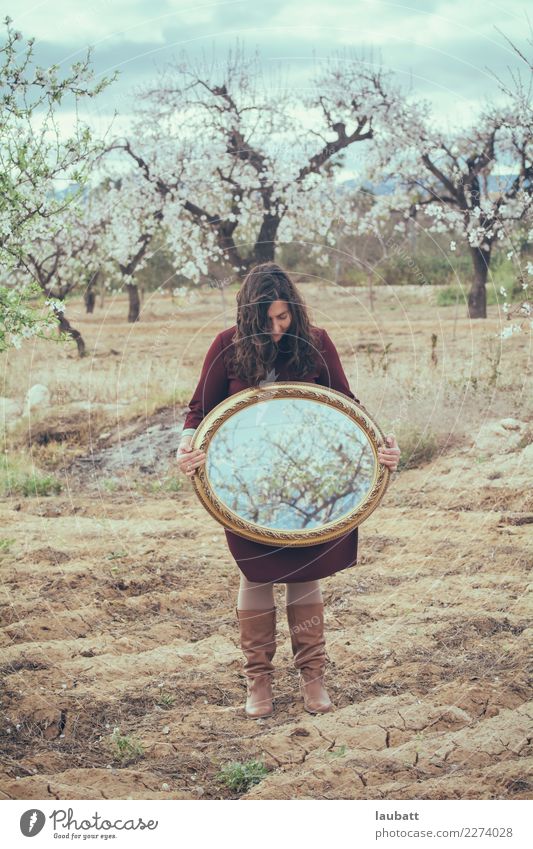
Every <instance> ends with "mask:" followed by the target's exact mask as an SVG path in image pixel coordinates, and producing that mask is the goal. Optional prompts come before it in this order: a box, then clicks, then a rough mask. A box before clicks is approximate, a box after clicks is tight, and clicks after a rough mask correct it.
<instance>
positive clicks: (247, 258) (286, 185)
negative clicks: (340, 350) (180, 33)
mask: <svg viewBox="0 0 533 849" xmlns="http://www.w3.org/2000/svg"><path fill="white" fill-rule="evenodd" d="M137 101H138V118H137V122H136V124H135V128H134V131H133V133H132V135H131V138H130V139H128V140H119V139H117V140H116V142H115V143H114V145H113V147H114V148H117V147H120V148H122V149H123V150H124V151H125V152H126V153H127V154H128V155H129V156H130V158H131V160H132V163H133V164H134V166H135V167H136V168H137V169H138V170H139V172H140V173H141V174H142V176H143V178H144V179H145V180H147V181H148V182H150V183H151V184H152V185H153V186H154V187H155V188H156V190H157V191H158V192H159V194H160V196H161V197H162V198H163V199H164V202H165V210H166V211H165V218H166V222H167V225H168V231H167V237H168V240H169V244H170V246H171V248H172V250H173V253H174V255H175V257H176V260H177V262H178V263H179V271H180V272H181V273H182V274H183V275H185V276H187V277H188V278H189V279H191V280H193V281H196V282H197V281H198V280H199V278H200V275H201V274H202V273H203V274H205V273H206V272H207V268H208V262H209V261H213V260H218V261H220V262H221V263H227V264H229V265H230V266H231V269H232V270H233V271H234V272H236V273H237V275H239V276H242V275H244V274H245V273H246V271H247V270H248V269H249V268H250V266H251V265H254V264H255V263H258V262H263V261H266V260H271V259H273V258H274V256H275V250H276V246H277V245H278V244H280V243H281V242H290V241H292V240H294V239H295V238H298V239H299V240H300V241H303V242H304V243H306V244H307V245H308V248H309V250H310V251H312V252H314V253H315V254H320V253H321V252H322V247H323V242H324V239H325V236H326V234H327V232H328V228H329V222H330V221H331V219H332V218H334V217H338V212H339V203H340V200H339V197H338V194H337V192H336V191H335V172H336V166H338V165H339V164H340V162H341V157H342V154H343V152H345V151H346V150H347V149H348V148H349V147H352V146H353V145H359V144H363V143H366V144H371V143H376V140H378V139H379V136H380V134H381V133H382V132H385V131H386V127H387V126H388V125H389V124H390V123H391V122H394V120H395V116H396V114H397V113H398V112H399V109H400V106H399V104H400V103H403V98H402V96H401V95H400V93H399V91H398V90H396V89H395V88H394V87H393V86H392V85H391V82H390V75H389V74H386V73H384V72H383V71H382V70H381V69H375V68H373V67H372V66H371V65H370V64H369V63H365V62H363V61H361V60H358V59H356V58H352V57H351V56H341V57H335V58H334V59H330V60H328V61H327V62H326V63H324V64H323V65H322V66H321V67H320V68H319V70H318V72H317V73H316V75H315V78H314V80H313V82H312V83H311V84H310V85H309V86H307V85H306V86H305V88H304V90H303V91H302V92H297V91H288V90H286V89H284V88H283V87H282V86H280V85H274V84H269V85H267V84H265V82H264V79H263V78H262V77H261V74H260V71H259V62H258V57H257V55H255V56H252V57H247V56H245V54H244V51H243V50H242V49H240V48H239V47H238V46H237V48H236V50H235V51H234V52H232V51H230V54H229V57H228V60H227V62H226V63H225V64H214V65H213V66H212V67H210V68H209V67H207V66H204V67H203V68H195V67H194V66H193V65H192V63H191V62H190V61H188V60H187V59H184V60H183V61H182V62H181V63H178V64H177V65H175V66H173V67H171V68H170V69H169V70H168V71H167V72H165V73H164V74H163V75H162V76H161V78H160V79H159V80H158V82H157V84H156V85H154V86H152V87H151V88H147V89H145V90H144V92H142V93H141V94H140V95H139V96H138V98H137ZM343 221H344V224H345V226H346V227H350V226H352V225H353V222H352V221H351V219H349V218H348V217H344V218H343ZM326 261H327V260H326Z"/></svg>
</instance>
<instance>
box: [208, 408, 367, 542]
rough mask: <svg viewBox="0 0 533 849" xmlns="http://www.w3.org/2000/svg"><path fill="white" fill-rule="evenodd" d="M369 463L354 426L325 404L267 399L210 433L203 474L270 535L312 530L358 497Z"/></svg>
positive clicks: (364, 444)
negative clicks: (269, 532)
mask: <svg viewBox="0 0 533 849" xmlns="http://www.w3.org/2000/svg"><path fill="white" fill-rule="evenodd" d="M376 463H377V460H376V458H375V455H374V452H373V450H372V446H371V444H370V442H369V440H368V437H367V436H366V434H365V432H364V431H363V430H362V429H361V427H360V426H359V425H358V424H357V423H356V422H354V421H353V420H352V419H350V418H349V417H348V416H347V415H345V414H344V413H342V412H340V411H339V410H337V409H335V408H334V407H331V406H329V405H327V404H323V403H321V402H319V401H313V400H309V399H304V398H269V399H267V400H264V401H260V402H258V403H256V404H253V405H251V406H248V407H246V408H244V409H243V410H239V411H238V412H236V413H234V414H233V415H232V416H230V418H228V419H227V420H226V421H225V422H224V424H223V425H222V426H221V427H220V428H219V429H218V430H217V432H216V433H215V435H214V436H213V438H212V439H211V442H210V444H209V448H208V450H207V459H206V472H207V475H208V478H209V481H210V484H211V487H212V489H213V491H214V493H215V495H216V496H217V497H218V498H219V499H220V500H221V501H222V502H223V503H224V504H225V505H226V506H227V507H229V509H230V510H233V512H234V513H237V514H238V515H239V516H241V517H242V518H243V519H246V520H247V521H249V522H254V523H256V524H258V525H261V526H262V527H265V528H272V529H276V530H287V531H289V530H291V531H292V530H306V529H311V528H318V527H321V526H322V525H325V524H327V523H328V522H333V521H335V520H336V519H339V518H341V517H342V516H345V515H346V514H348V513H350V512H351V511H352V510H354V508H356V507H358V505H359V504H361V502H362V501H363V500H364V499H365V497H366V496H367V494H368V493H369V491H370V489H371V487H372V483H373V480H374V470H375V466H376Z"/></svg>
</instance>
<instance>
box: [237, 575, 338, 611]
mask: <svg viewBox="0 0 533 849" xmlns="http://www.w3.org/2000/svg"><path fill="white" fill-rule="evenodd" d="M321 601H322V590H321V589H320V581H302V582H301V583H295V584H285V603H286V604H314V603H316V602H321ZM274 606H275V604H274V584H272V583H270V582H269V581H266V582H264V583H256V582H255V581H249V580H248V579H247V578H245V577H244V575H243V573H242V572H241V583H240V586H239V595H238V596H237V608H238V609H239V610H272V608H273V607H274Z"/></svg>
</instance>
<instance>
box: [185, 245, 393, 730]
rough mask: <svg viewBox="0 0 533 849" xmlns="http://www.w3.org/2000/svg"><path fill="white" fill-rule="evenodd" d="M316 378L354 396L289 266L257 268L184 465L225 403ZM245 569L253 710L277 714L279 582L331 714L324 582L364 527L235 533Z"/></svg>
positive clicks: (302, 659) (210, 356)
mask: <svg viewBox="0 0 533 849" xmlns="http://www.w3.org/2000/svg"><path fill="white" fill-rule="evenodd" d="M278 379H279V380H300V381H306V382H315V383H319V384H321V385H323V386H329V387H330V388H332V389H336V390H338V391H340V392H343V393H344V394H345V395H347V396H348V397H349V398H353V399H354V400H355V401H357V402H358V400H359V399H357V398H356V397H355V395H354V394H353V392H352V391H351V390H350V387H349V385H348V381H347V379H346V375H345V374H344V371H343V368H342V365H341V363H340V360H339V355H338V353H337V350H336V348H335V346H334V344H333V342H332V341H331V339H330V338H329V336H328V334H327V332H326V331H325V330H324V329H322V328H317V327H313V326H312V325H311V323H310V320H309V316H308V313H307V309H306V306H305V304H304V302H303V299H302V297H301V295H300V293H299V291H298V290H297V288H296V286H295V285H294V284H293V283H292V281H291V280H290V278H289V276H288V275H287V273H286V272H285V271H283V269H282V268H281V267H280V266H279V265H276V264H275V263H273V262H267V263H262V264H261V265H256V266H255V267H254V268H252V269H251V271H250V272H249V273H248V275H247V277H246V279H245V280H244V282H243V284H242V286H241V288H240V289H239V291H238V293H237V324H236V325H234V326H233V327H230V328H229V329H227V330H223V331H222V332H221V333H219V334H218V335H217V336H216V338H215V340H214V341H213V343H212V344H211V346H210V348H209V350H208V352H207V355H206V358H205V361H204V365H203V368H202V373H201V375H200V380H199V382H198V385H197V387H196V390H195V392H194V394H193V396H192V398H191V401H190V402H189V412H188V414H187V416H186V418H185V422H184V430H183V433H182V439H181V442H180V446H179V448H178V452H177V456H176V459H177V461H178V464H179V468H180V470H181V471H182V472H184V474H187V475H189V476H190V475H193V474H194V473H195V471H196V469H197V468H198V467H199V466H200V465H201V464H202V463H204V462H205V457H206V455H205V453H204V452H203V451H200V450H199V449H197V450H195V451H192V450H191V440H192V435H193V434H194V431H195V429H196V428H197V427H198V425H199V424H200V422H201V421H202V419H203V418H204V416H205V415H207V413H208V412H209V411H210V410H212V409H213V407H215V406H216V405H217V404H219V403H220V401H222V400H223V399H224V398H227V397H228V396H229V395H233V394H235V393H236V392H240V391H241V390H242V389H247V388H249V387H251V386H259V385H261V383H263V382H264V383H270V382H272V381H274V380H278ZM399 457H400V449H399V448H398V445H397V443H396V439H395V438H394V436H393V434H389V435H388V436H387V446H381V447H380V449H379V453H378V458H379V461H380V462H381V463H383V464H384V465H386V466H388V467H389V469H391V471H395V470H396V468H397V465H398V460H399ZM225 533H226V539H227V542H228V546H229V549H230V551H231V553H232V555H233V557H234V559H235V561H236V563H237V565H238V567H239V570H240V573H241V574H240V587H239V594H238V598H237V607H236V614H237V621H238V623H239V630H240V640H241V647H242V650H243V652H244V655H245V658H246V660H245V664H244V672H245V675H246V682H247V698H246V707H245V710H246V714H247V715H248V716H251V717H254V718H257V717H262V716H269V715H270V714H271V713H272V712H273V707H272V673H273V670H274V666H273V664H272V658H273V657H274V654H275V651H276V637H275V631H276V608H275V605H274V593H273V585H274V584H275V583H284V584H285V585H286V607H287V618H288V623H289V633H290V636H291V646H292V652H293V657H294V664H295V666H296V668H297V669H298V670H299V676H298V677H299V684H300V690H301V693H302V695H303V699H304V707H305V709H306V710H307V711H308V712H310V713H325V712H326V711H329V710H331V709H332V707H333V705H332V703H331V701H330V699H329V696H328V694H327V692H326V689H325V687H324V670H325V665H326V652H325V640H324V603H323V599H322V591H321V588H320V578H324V577H326V576H328V575H333V574H334V573H335V572H338V571H340V570H341V569H346V568H349V567H351V566H355V564H356V563H357V539H358V534H357V528H355V529H354V530H352V531H350V532H348V533H347V534H345V535H344V536H343V537H341V538H340V539H335V540H332V541H331V542H329V543H319V544H317V545H311V546H303V547H299V546H298V547H292V548H291V547H290V546H282V547H279V548H277V547H275V546H270V545H263V544H262V543H258V542H254V541H252V540H248V539H245V538H244V537H241V536H239V535H238V534H235V533H233V532H232V531H229V530H225Z"/></svg>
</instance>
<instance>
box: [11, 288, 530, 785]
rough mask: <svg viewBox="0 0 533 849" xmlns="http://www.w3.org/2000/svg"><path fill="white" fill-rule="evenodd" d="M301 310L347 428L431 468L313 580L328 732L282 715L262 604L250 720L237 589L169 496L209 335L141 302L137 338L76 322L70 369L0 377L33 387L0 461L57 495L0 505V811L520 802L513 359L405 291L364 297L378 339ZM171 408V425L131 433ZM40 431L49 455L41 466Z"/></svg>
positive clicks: (519, 476) (522, 745)
mask: <svg viewBox="0 0 533 849" xmlns="http://www.w3.org/2000/svg"><path fill="white" fill-rule="evenodd" d="M306 297H307V299H308V302H310V303H311V305H312V306H314V307H315V308H314V310H313V312H314V319H315V321H316V323H317V324H319V325H321V326H326V327H328V330H329V331H330V335H331V336H332V338H333V339H334V340H335V342H336V343H337V346H338V348H339V351H340V353H341V357H342V358H343V362H344V363H345V367H346V371H347V373H348V376H349V378H350V382H351V385H352V388H353V389H354V391H356V389H357V390H358V391H356V394H357V395H358V397H360V398H361V400H362V401H363V403H364V404H365V406H366V407H367V409H368V410H369V411H371V412H373V413H374V414H375V416H376V418H377V419H378V421H380V423H382V424H383V426H384V427H385V428H387V429H389V428H391V427H392V428H394V430H395V432H397V433H399V434H400V433H404V434H405V437H404V438H405V440H408V437H409V439H410V441H405V442H404V445H405V446H407V447H408V449H409V451H412V452H414V451H415V448H416V447H417V445H418V446H420V445H423V444H424V440H425V439H426V437H427V434H428V433H429V432H430V431H431V432H432V433H434V434H435V436H436V438H437V444H438V448H437V450H436V452H435V453H434V454H433V456H432V457H431V458H430V459H427V460H426V461H423V462H422V461H421V464H420V465H418V466H417V467H415V468H410V469H409V468H407V469H404V470H402V471H401V472H400V473H399V474H398V475H397V476H396V477H395V479H394V481H393V483H392V484H391V486H390V488H389V490H388V492H387V494H386V497H385V499H384V501H383V503H382V505H381V506H380V507H379V508H378V510H376V511H375V512H374V513H373V514H372V516H371V517H370V518H369V519H368V520H367V521H366V522H365V523H364V524H363V526H362V527H361V529H360V545H359V564H358V566H357V567H355V568H352V569H348V570H345V571H341V572H339V573H337V574H336V575H335V576H333V577H331V578H329V579H327V580H325V581H323V593H324V599H325V605H326V635H327V649H328V655H329V665H328V671H327V684H328V689H329V692H330V695H331V697H332V700H333V702H334V703H335V706H336V707H335V711H334V712H332V713H330V714H328V715H325V716H318V717H312V716H310V715H309V714H306V713H305V712H304V711H303V707H302V703H301V700H300V697H299V695H298V692H297V679H296V673H295V670H294V669H293V668H292V666H291V659H290V656H289V640H288V629H287V624H286V621H285V616H284V607H283V598H284V594H283V593H284V588H283V586H277V587H276V597H277V605H278V612H279V616H278V619H279V623H278V631H279V646H278V651H277V655H276V665H277V671H276V677H275V697H276V698H275V713H274V715H273V716H272V717H271V718H268V719H265V720H260V721H253V720H250V719H247V718H246V716H245V714H244V711H243V701H244V694H245V685H244V680H243V678H242V672H241V667H242V655H241V652H240V649H239V646H238V634H237V628H236V622H235V614H234V608H235V600H236V593H237V587H238V570H237V567H236V565H235V563H234V561H233V559H232V557H231V555H230V553H229V551H228V550H227V548H226V546H225V537H224V533H223V530H222V528H221V526H219V525H218V524H217V523H216V522H215V521H214V520H213V519H211V517H210V516H209V515H208V514H207V513H206V512H205V510H204V509H203V507H202V506H201V504H200V502H199V501H198V499H197V498H196V495H195V493H194V490H193V487H192V484H191V482H190V481H188V480H187V479H186V478H183V479H182V478H179V482H178V483H176V482H174V478H173V475H172V470H173V467H172V450H173V448H174V447H175V444H176V439H177V435H176V433H174V432H173V427H174V426H177V429H178V431H179V430H180V429H181V423H182V421H183V415H184V410H185V406H186V400H185V402H184V399H186V398H187V397H188V395H187V393H189V392H190V390H192V387H193V384H194V381H195V379H196V377H197V375H198V372H199V369H200V366H201V363H202V358H203V354H204V353H205V350H206V348H207V346H208V344H209V342H210V341H211V339H212V338H213V336H214V334H215V333H216V332H217V331H218V330H219V329H221V328H222V327H223V326H224V318H223V316H222V315H221V314H220V309H219V307H220V304H219V301H218V299H217V298H218V295H217V293H209V295H208V296H206V297H205V299H204V301H200V302H195V303H194V304H192V305H188V306H187V305H185V306H183V307H181V308H180V309H175V308H174V310H172V308H171V306H170V305H168V304H165V303H163V302H159V301H157V302H156V301H155V300H154V301H150V303H147V304H146V305H145V311H144V313H143V318H142V321H141V322H139V323H138V325H135V326H133V327H132V326H131V325H130V326H128V325H127V324H125V323H124V321H123V316H124V312H125V304H124V301H123V300H122V301H116V302H114V303H112V304H109V306H107V305H106V307H105V308H104V310H102V309H99V310H97V312H96V313H95V314H94V315H93V316H90V317H89V316H84V315H83V311H82V309H81V306H79V305H78V306H77V307H73V308H71V311H70V316H71V318H72V320H73V322H74V323H75V324H76V325H77V326H78V327H80V329H82V330H83V333H84V335H85V337H86V341H87V343H88V347H89V349H90V352H91V353H90V356H89V357H88V358H86V359H85V360H84V361H81V362H79V361H77V359H76V358H75V357H74V356H73V352H72V349H68V350H59V349H57V348H56V347H55V346H51V345H48V346H47V345H46V343H42V345H41V347H40V348H39V350H38V352H36V353H35V352H33V353H31V354H29V353H27V352H26V353H24V352H16V354H14V355H12V356H11V358H10V360H9V363H8V364H7V366H6V368H7V382H6V387H7V390H8V391H7V392H6V393H4V394H11V395H12V396H14V397H16V395H17V392H18V391H20V392H23V390H25V389H26V388H27V386H28V385H31V384H33V383H36V382H44V383H47V385H49V386H50V387H51V388H52V390H53V393H52V395H53V407H54V408H53V411H52V412H53V414H54V415H53V416H52V414H51V413H50V414H46V415H44V416H43V417H41V420H40V421H39V420H38V419H37V418H34V420H33V423H32V424H31V425H30V426H29V425H28V424H26V425H23V426H22V428H20V429H19V430H18V431H17V432H13V433H12V434H11V436H9V438H8V440H7V441H6V451H8V453H9V452H11V453H13V452H15V451H17V452H19V453H20V452H22V451H23V450H26V452H29V453H28V456H31V458H32V460H33V461H34V462H35V463H36V464H37V465H38V466H39V468H41V469H44V468H46V467H47V465H48V467H51V466H53V468H54V469H55V474H56V476H57V477H58V478H59V479H60V480H61V481H62V483H63V490H62V492H61V493H60V494H59V495H51V496H46V497H23V496H20V495H18V494H11V495H10V496H6V497H5V498H4V499H3V500H2V503H1V504H0V516H1V519H0V521H1V526H2V532H1V536H2V538H3V540H6V541H7V542H6V543H5V546H4V553H3V554H2V555H0V559H1V569H2V590H3V598H2V602H3V605H2V629H1V641H2V643H1V655H2V661H1V663H2V682H1V686H2V693H1V701H2V705H1V706H2V721H1V729H0V734H1V742H2V751H3V758H2V774H1V780H0V792H1V794H2V795H3V796H4V797H5V798H16V799H21V798H24V799H29V798H35V799H46V798H56V799H79V798H88V799H95V798H96V799H99V798H107V799H127V798H134V799H135V798H139V799H148V798H158V799H168V798H171V799H197V798H205V799H210V798H235V797H236V796H240V797H241V798H263V799H280V798H283V799H285V798H305V799H309V798H312V799H315V798H316V799H426V798H429V799H441V798H475V799H486V798H501V799H503V798H512V799H519V798H531V793H532V790H533V775H532V772H533V770H532V767H533V757H532V756H533V750H532V737H533V723H532V719H533V702H532V700H531V686H530V683H531V677H530V676H531V668H530V667H528V657H529V656H530V651H531V637H532V634H533V629H532V624H531V604H530V602H528V597H527V588H528V578H529V573H530V568H531V562H532V534H531V528H532V526H531V523H530V520H531V518H532V516H531V514H532V513H533V503H532V496H531V465H532V460H533V444H532V441H531V440H532V437H531V429H530V424H529V423H530V422H531V408H530V406H529V407H528V406H527V404H528V402H527V394H526V387H527V380H528V378H529V375H530V369H529V349H528V342H527V340H525V339H524V338H521V339H516V338H515V337H513V338H511V339H509V340H505V342H503V343H502V348H501V349H500V348H499V343H497V342H494V339H495V335H494V334H495V331H496V330H497V328H498V317H497V315H496V313H495V312H494V311H492V312H491V316H490V318H489V319H488V320H487V321H486V322H474V323H471V322H469V321H468V320H467V319H466V318H464V316H463V315H462V314H460V315H459V316H458V317H457V316H456V317H454V314H453V308H452V310H451V311H450V310H445V309H442V310H440V311H437V310H434V309H433V308H431V307H430V304H428V303H427V302H422V303H419V302H417V300H416V298H415V296H414V295H413V296H412V297H411V296H410V295H409V292H408V290H405V292H400V294H397V293H388V294H387V296H385V295H383V297H382V300H381V302H379V301H378V307H379V311H378V314H377V316H373V315H371V314H370V313H369V312H368V310H367V308H366V303H365V302H364V300H363V299H358V298H354V297H353V296H351V297H349V296H346V295H344V294H342V295H341V294H336V293H335V294H334V293H332V292H331V291H327V292H326V293H325V294H324V293H322V292H320V290H319V289H318V288H317V289H316V290H315V289H313V290H311V289H308V290H306ZM231 306H232V304H231V301H230V305H229V313H230V314H231ZM429 316H431V317H429ZM226 323H227V324H229V323H232V322H231V321H229V320H228V319H227V317H226ZM433 332H434V333H436V334H437V338H438V344H437V348H436V352H437V362H435V361H434V360H433V361H432V360H431V358H430V354H431V334H432V333H433ZM158 340H159V344H158ZM388 343H390V347H389V350H388V355H387V357H386V358H384V357H382V356H381V354H380V346H382V349H381V350H383V346H386V345H387V344H388ZM52 348H53V350H52ZM111 349H112V350H113V351H115V353H112V352H111ZM498 351H499V353H498ZM37 354H38V357H37ZM494 365H495V367H496V374H495V373H494ZM176 387H178V389H179V391H180V392H181V393H185V394H184V395H182V396H180V397H182V402H181V403H179V402H178V403H176V404H174V405H170V406H169V404H168V403H167V404H164V403H163V404H161V407H160V409H159V411H155V412H153V411H152V408H151V407H150V406H149V403H148V402H149V399H150V398H151V397H152V396H153V395H154V394H157V393H163V394H164V392H165V391H167V393H171V392H172V391H173V390H175V389H176ZM118 398H120V400H123V401H126V402H127V401H129V400H131V399H132V398H133V399H134V398H137V407H135V408H128V407H127V405H125V407H124V409H125V411H126V412H124V411H123V412H122V413H121V417H120V420H118V419H116V420H115V421H113V416H112V415H111V416H110V417H109V418H108V419H107V420H106V421H105V422H104V423H103V424H102V421H101V420H100V418H98V416H93V418H91V416H92V415H93V412H94V410H95V409H96V407H94V408H93V407H91V409H89V410H85V411H84V410H83V404H80V403H79V402H84V401H87V400H90V401H91V404H96V403H97V402H101V403H103V404H107V405H109V406H110V407H111V406H112V405H113V403H115V404H116V403H117V400H118ZM144 398H146V399H147V402H146V403H147V407H146V410H147V411H148V412H145V413H143V412H142V406H141V411H140V412H139V406H138V405H139V399H140V403H141V405H142V403H143V399H144ZM60 402H64V404H63V406H62V407H60V406H59V403H60ZM74 402H78V406H76V404H75V403H74ZM529 403H530V402H529ZM128 409H129V410H130V412H129V413H128ZM58 415H59V416H60V420H61V415H63V416H64V422H66V423H67V424H65V427H64V428H63V433H66V432H68V433H67V436H66V437H64V441H58V440H57V439H56V440H54V439H53V438H52V439H50V441H49V442H48V444H42V445H40V444H39V441H38V440H37V439H36V436H38V435H39V434H40V433H43V432H45V431H46V429H47V428H48V429H49V430H50V432H52V430H53V427H52V420H53V422H54V426H55V425H57V416H58ZM80 417H84V421H85V424H84V428H85V429H83V428H82V429H79V432H80V433H81V432H83V434H85V436H84V437H83V440H81V442H80V441H79V440H78V444H76V446H75V451H74V453H75V454H78V455H80V456H81V458H82V459H78V460H77V461H75V462H73V461H72V456H71V454H72V444H71V443H70V442H69V439H68V436H69V434H70V437H72V438H74V437H73V433H74V431H75V428H74V430H73V429H72V428H73V425H72V423H73V422H78V421H79V420H80ZM88 417H89V426H87V418H88ZM115 418H116V417H115ZM69 423H70V424H69ZM69 427H70V431H69ZM24 428H25V430H24ZM87 428H88V429H87ZM149 428H152V430H151V431H149V432H148V434H147V431H148V429H149ZM56 430H57V428H56ZM413 432H416V433H417V434H418V436H417V437H416V438H415V439H414V440H413V438H412V433H413ZM28 433H29V435H28ZM87 433H88V434H89V435H88V436H87ZM409 434H411V436H409ZM41 442H42V440H41ZM24 446H26V447H25V448H24ZM147 446H148V448H147ZM150 446H151V450H152V456H151V458H150V457H148V459H147V458H146V452H147V450H148V449H149V447H150ZM403 447H404V446H402V448H403ZM117 457H119V458H122V462H117ZM83 458H85V459H83ZM173 486H174V489H173V488H172V487H173ZM115 729H119V731H118V732H115V737H114V739H115V742H114V743H113V733H114V730H115ZM136 744H138V745H139V748H138V749H136V748H135V745H136ZM255 758H261V759H263V761H264V763H265V764H266V766H267V768H268V775H267V776H266V777H265V778H264V779H263V780H262V781H261V782H260V783H258V784H257V785H255V786H252V787H251V788H250V789H249V790H248V792H245V793H241V794H238V793H235V792H233V791H231V790H230V789H229V788H227V787H226V786H224V785H223V784H221V783H220V781H219V779H217V772H218V770H219V769H220V767H221V766H223V765H224V764H227V763H229V762H231V761H238V762H245V761H248V760H251V759H255Z"/></svg>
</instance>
